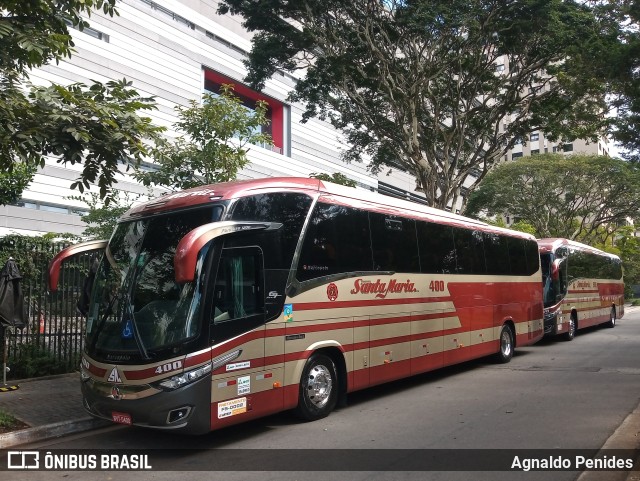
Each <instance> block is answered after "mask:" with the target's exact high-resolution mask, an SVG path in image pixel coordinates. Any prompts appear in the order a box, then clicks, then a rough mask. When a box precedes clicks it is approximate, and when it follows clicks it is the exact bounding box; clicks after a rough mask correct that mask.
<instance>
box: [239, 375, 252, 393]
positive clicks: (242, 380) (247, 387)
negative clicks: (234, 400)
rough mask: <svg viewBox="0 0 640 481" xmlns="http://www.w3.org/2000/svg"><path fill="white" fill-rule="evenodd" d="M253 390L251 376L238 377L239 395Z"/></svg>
mask: <svg viewBox="0 0 640 481" xmlns="http://www.w3.org/2000/svg"><path fill="white" fill-rule="evenodd" d="M250 392H251V376H243V377H239V378H238V396H242V395H243V394H249V393H250Z"/></svg>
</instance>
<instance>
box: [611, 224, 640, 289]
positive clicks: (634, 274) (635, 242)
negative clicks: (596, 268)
mask: <svg viewBox="0 0 640 481" xmlns="http://www.w3.org/2000/svg"><path fill="white" fill-rule="evenodd" d="M603 248H605V250H607V251H608V252H612V253H613V254H616V255H618V256H620V259H622V266H623V268H624V286H625V293H624V295H625V297H627V298H631V297H633V290H632V289H631V286H634V285H638V284H640V238H638V237H636V236H635V229H634V228H633V227H632V226H624V227H621V228H620V229H619V231H618V232H617V235H616V242H615V247H614V248H606V247H603Z"/></svg>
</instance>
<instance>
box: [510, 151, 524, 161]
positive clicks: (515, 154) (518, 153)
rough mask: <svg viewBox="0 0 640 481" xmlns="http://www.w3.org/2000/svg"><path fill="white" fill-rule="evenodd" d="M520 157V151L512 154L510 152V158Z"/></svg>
mask: <svg viewBox="0 0 640 481" xmlns="http://www.w3.org/2000/svg"><path fill="white" fill-rule="evenodd" d="M520 157H522V152H516V153H514V154H511V160H514V159H518V158H520Z"/></svg>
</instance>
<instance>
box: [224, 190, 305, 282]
mask: <svg viewBox="0 0 640 481" xmlns="http://www.w3.org/2000/svg"><path fill="white" fill-rule="evenodd" d="M310 206H311V197H309V196H308V195H305V194H294V193H273V194H260V195H254V196H251V197H244V198H242V199H239V200H238V201H237V202H236V204H235V206H234V207H233V212H232V213H231V216H230V219H231V220H254V221H262V222H281V223H282V224H283V225H282V227H281V228H280V229H279V230H278V231H277V232H276V233H275V235H273V234H269V235H265V236H259V237H261V238H262V244H264V245H261V247H262V248H263V250H264V252H265V259H264V262H265V268H267V269H290V268H291V261H292V260H293V254H294V252H295V249H296V246H297V245H298V239H299V238H300V231H301V230H302V226H303V224H304V221H305V219H306V217H307V213H308V212H309V207H310Z"/></svg>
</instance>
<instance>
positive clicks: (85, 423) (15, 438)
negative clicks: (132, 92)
mask: <svg viewBox="0 0 640 481" xmlns="http://www.w3.org/2000/svg"><path fill="white" fill-rule="evenodd" d="M111 424H112V423H111V422H109V421H105V420H103V419H94V418H91V417H85V418H82V419H76V420H73V421H60V422H58V423H53V424H47V425H46V426H37V427H35V428H27V429H22V430H20V431H13V432H10V433H5V434H0V449H5V448H8V447H11V446H17V445H20V444H26V443H33V442H36V441H44V440H46V439H52V438H58V437H60V436H65V435H67V434H73V433H79V432H83V431H90V430H92V429H97V428H101V427H105V426H109V425H111Z"/></svg>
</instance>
